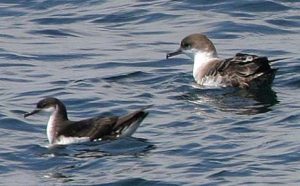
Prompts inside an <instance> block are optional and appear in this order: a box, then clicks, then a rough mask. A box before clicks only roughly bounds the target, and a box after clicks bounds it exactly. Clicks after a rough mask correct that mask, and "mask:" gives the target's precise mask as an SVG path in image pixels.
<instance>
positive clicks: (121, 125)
mask: <svg viewBox="0 0 300 186" xmlns="http://www.w3.org/2000/svg"><path fill="white" fill-rule="evenodd" d="M149 107H151V105H149V106H146V107H144V108H142V109H140V110H138V111H135V112H133V113H130V114H127V115H125V116H122V117H119V119H118V121H117V123H116V125H115V126H114V131H116V133H118V134H119V136H131V135H132V134H133V133H134V132H135V131H136V130H137V128H138V127H139V126H140V123H141V122H142V121H143V120H144V119H145V117H146V116H147V115H148V114H149V113H148V112H145V111H144V110H145V109H147V108H149Z"/></svg>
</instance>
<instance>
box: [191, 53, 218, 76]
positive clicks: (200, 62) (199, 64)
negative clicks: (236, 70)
mask: <svg viewBox="0 0 300 186" xmlns="http://www.w3.org/2000/svg"><path fill="white" fill-rule="evenodd" d="M216 59H218V56H217V53H216V52H210V53H208V52H197V53H195V55H194V67H193V76H194V78H195V80H196V81H197V82H198V81H199V80H201V79H202V78H203V77H204V76H205V74H206V73H207V70H208V69H209V66H210V65H211V63H212V62H213V61H215V60H216Z"/></svg>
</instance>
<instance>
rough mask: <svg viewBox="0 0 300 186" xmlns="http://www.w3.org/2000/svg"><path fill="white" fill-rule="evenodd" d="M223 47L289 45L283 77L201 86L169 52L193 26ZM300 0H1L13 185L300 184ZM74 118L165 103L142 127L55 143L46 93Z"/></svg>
mask: <svg viewBox="0 0 300 186" xmlns="http://www.w3.org/2000/svg"><path fill="white" fill-rule="evenodd" d="M196 32H202V33H205V34H207V35H208V36H209V37H210V38H211V39H212V41H213V42H214V44H215V45H216V47H217V50H218V53H219V55H220V56H222V57H224V58H226V57H231V56H232V55H234V54H235V53H237V52H248V53H253V54H258V55H264V56H268V57H269V58H270V59H275V58H287V59H285V60H283V61H277V62H274V64H273V66H274V67H275V68H279V70H278V73H277V75H276V78H275V81H274V84H273V86H272V89H271V90H259V91H256V92H249V91H246V90H236V89H205V88H199V87H197V86H195V83H194V80H193V77H192V62H191V60H190V59H188V58H187V57H185V56H178V57H176V58H172V59H170V60H165V54H166V52H170V51H174V50H175V49H177V48H178V46H179V42H180V40H181V39H182V38H183V37H184V36H186V35H188V34H191V33H196ZM299 43H300V1H297V0H284V1H283V0H278V1H275V0H260V1H258V0H244V1H235V0H229V1H219V0H218V1H210V0H185V1H171V0H155V1H145V0H135V1H134V0H132V1H105V0H86V1H82V0H64V1H60V0H28V1H17V0H2V1H1V2H0V66H1V79H0V82H1V86H0V90H1V96H0V98H1V104H0V107H1V113H0V142H1V143H0V162H1V164H0V178H1V179H0V185H105V186H106V185H122V186H123V185H273V184H275V185H297V184H299V183H300V166H299V164H300V135H299V134H300V91H299V88H300V75H299V74H300V65H299V62H300V57H299V51H300V45H299ZM46 96H54V97H57V98H60V99H62V100H63V101H64V102H65V103H66V105H67V107H68V110H69V117H70V118H71V119H73V120H79V119H82V118H87V117H92V116H95V115H98V114H115V115H121V114H126V113H128V112H130V111H133V110H135V109H137V108H140V107H142V106H143V105H149V104H153V107H152V108H151V109H149V112H150V114H149V116H148V117H147V118H146V119H145V121H144V122H143V124H142V125H141V127H140V128H139V129H138V131H137V132H136V133H135V134H134V135H133V137H132V138H126V139H121V140H117V141H106V142H99V143H86V144H78V145H70V146H65V147H55V148H48V147H47V145H48V141H47V137H46V123H47V119H48V118H47V116H45V115H39V116H38V115H37V116H35V117H32V118H30V119H26V120H25V119H24V118H23V113H24V112H26V111H31V110H32V109H33V108H34V107H35V103H36V102H37V101H38V100H40V99H41V98H43V97H46Z"/></svg>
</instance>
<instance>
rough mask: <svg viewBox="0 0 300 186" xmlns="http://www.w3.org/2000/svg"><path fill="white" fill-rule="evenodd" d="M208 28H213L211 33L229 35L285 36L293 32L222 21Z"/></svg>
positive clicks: (258, 25)
mask: <svg viewBox="0 0 300 186" xmlns="http://www.w3.org/2000/svg"><path fill="white" fill-rule="evenodd" d="M210 27H212V28H214V29H213V30H212V32H216V33H218V32H223V33H224V32H229V33H237V32H239V33H240V32H244V33H252V34H253V33H256V34H272V35H278V34H287V33H293V32H294V31H290V30H285V29H280V28H274V27H270V26H266V25H260V24H254V23H252V24H250V23H244V24H240V23H235V22H232V21H223V22H222V23H213V24H211V25H210Z"/></svg>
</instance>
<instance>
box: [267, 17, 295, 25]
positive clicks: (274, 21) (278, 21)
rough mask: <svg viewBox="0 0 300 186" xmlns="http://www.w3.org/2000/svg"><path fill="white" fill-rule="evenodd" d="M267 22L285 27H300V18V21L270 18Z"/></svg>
mask: <svg viewBox="0 0 300 186" xmlns="http://www.w3.org/2000/svg"><path fill="white" fill-rule="evenodd" d="M266 22H267V23H270V24H273V25H276V26H283V27H300V23H299V20H298V21H291V20H286V19H270V20H266Z"/></svg>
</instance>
